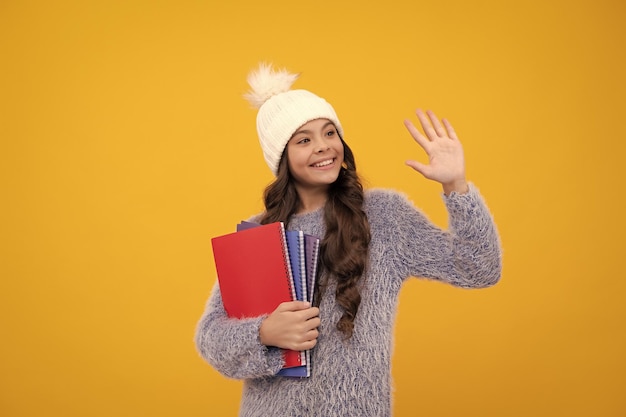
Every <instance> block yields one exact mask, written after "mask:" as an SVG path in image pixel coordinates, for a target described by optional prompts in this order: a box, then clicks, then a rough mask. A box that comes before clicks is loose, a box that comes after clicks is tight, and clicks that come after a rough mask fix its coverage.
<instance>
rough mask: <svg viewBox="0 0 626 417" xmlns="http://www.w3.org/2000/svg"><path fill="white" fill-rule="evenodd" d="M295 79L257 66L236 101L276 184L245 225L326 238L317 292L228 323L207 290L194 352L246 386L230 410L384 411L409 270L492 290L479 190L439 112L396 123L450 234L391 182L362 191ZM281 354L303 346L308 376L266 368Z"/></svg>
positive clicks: (492, 248)
mask: <svg viewBox="0 0 626 417" xmlns="http://www.w3.org/2000/svg"><path fill="white" fill-rule="evenodd" d="M296 78H297V75H293V74H289V73H288V72H286V71H284V70H278V71H276V70H274V69H272V67H271V66H269V65H263V64H262V65H261V66H260V67H259V68H258V69H257V70H256V71H253V72H252V73H251V74H250V75H249V77H248V82H249V84H250V86H251V91H250V92H249V93H248V94H247V95H246V98H247V99H248V100H249V101H250V102H251V103H252V104H253V105H254V106H255V107H257V108H258V109H259V111H258V114H257V131H258V135H259V140H260V143H261V148H262V149H263V153H264V156H265V160H266V162H267V164H268V165H269V167H270V169H271V170H272V171H273V173H274V174H275V176H276V179H275V180H274V182H273V183H272V184H270V185H269V186H268V187H267V188H266V190H265V194H264V201H265V211H264V212H263V213H262V214H260V215H258V216H254V217H253V218H252V219H251V220H253V221H257V222H259V223H263V224H267V223H272V222H276V221H282V222H284V223H285V225H286V226H287V228H288V229H293V230H303V231H304V232H305V233H308V234H311V235H315V236H319V237H321V238H322V241H321V251H320V266H319V268H320V274H319V276H318V283H317V288H316V293H315V297H314V299H315V300H317V302H316V303H315V304H317V305H316V306H311V305H309V304H308V303H305V302H296V301H294V302H286V303H283V304H281V305H280V306H278V308H277V309H276V310H275V311H274V312H273V313H272V314H270V315H267V316H263V317H253V318H246V319H230V318H228V317H227V315H226V313H225V311H224V307H223V305H222V300H221V297H220V291H219V286H218V285H217V284H216V285H215V287H214V289H213V292H212V294H211V297H210V299H209V301H208V304H207V307H206V311H205V313H204V315H203V316H202V318H201V320H200V322H199V324H198V327H197V333H196V344H197V347H198V350H199V352H200V354H201V355H202V357H203V358H204V359H205V360H206V361H207V362H209V363H210V364H211V365H212V366H213V367H214V368H215V369H217V370H218V371H219V372H220V373H222V374H223V375H225V376H227V377H230V378H237V379H243V380H244V388H243V394H242V401H241V408H240V416H242V417H244V416H245V417H252V416H259V417H261V416H262V417H268V416H280V417H282V416H324V417H332V416H368V417H372V416H389V415H391V356H392V338H393V325H394V318H395V313H396V307H397V301H398V294H399V291H400V289H401V287H402V284H403V283H404V281H405V280H406V279H408V278H409V277H425V278H430V279H436V280H440V281H443V282H446V283H449V284H452V285H454V286H458V287H463V288H481V287H487V286H491V285H493V284H495V283H496V282H497V281H498V280H499V278H500V273H501V250H500V243H499V237H498V234H497V231H496V227H495V225H494V223H493V220H492V217H491V215H490V213H489V211H488V209H487V208H486V206H485V204H484V202H483V200H482V198H481V196H480V194H479V192H478V190H477V189H476V188H475V187H474V186H473V185H472V184H471V183H468V182H467V181H466V178H465V167H464V157H463V150H462V146H461V143H460V142H459V140H458V138H457V136H456V133H455V132H454V129H453V128H452V126H451V124H450V123H449V122H447V121H446V120H443V121H442V122H439V120H438V119H437V117H436V116H435V115H434V114H433V113H432V112H430V111H429V112H426V113H424V112H422V111H420V110H418V111H417V117H418V119H419V121H420V123H421V126H422V128H423V131H424V133H425V135H423V134H421V133H420V131H419V130H418V129H417V128H416V127H415V126H414V125H413V124H412V123H411V122H410V121H405V122H404V123H405V126H406V128H407V129H408V131H409V133H410V134H411V136H412V137H413V138H414V139H415V141H416V142H417V143H418V144H419V145H420V146H421V147H422V148H423V149H424V150H425V151H426V153H427V155H428V158H429V163H428V164H421V163H418V162H416V161H407V162H406V164H407V165H409V166H410V167H412V168H413V169H415V170H416V171H418V172H419V173H420V174H422V175H423V176H424V177H426V178H428V179H430V180H433V181H437V182H439V183H441V185H442V187H443V194H444V196H443V199H444V202H445V204H446V207H447V210H448V213H449V230H447V231H444V230H441V229H439V228H438V227H436V226H435V225H433V224H432V223H431V222H430V221H429V220H428V219H427V218H426V217H425V216H424V215H423V214H422V213H421V212H420V211H419V210H417V209H416V208H415V207H414V206H413V204H412V203H410V202H409V201H408V200H407V198H406V197H405V196H404V195H402V194H400V193H397V192H395V191H391V190H368V191H364V190H363V187H362V185H361V182H360V180H359V177H358V175H357V172H356V164H355V160H354V155H353V154H352V151H351V150H350V147H349V146H348V144H347V143H346V142H345V141H344V133H343V129H342V126H341V123H340V122H339V119H338V118H337V115H336V114H335V111H334V109H333V107H332V106H331V105H330V104H329V103H327V102H326V101H325V100H324V99H322V98H320V97H318V96H316V95H315V94H313V93H311V92H309V91H306V90H290V88H291V85H292V84H293V82H294V81H295V80H296ZM278 348H285V349H293V350H306V349H312V361H311V362H312V363H313V367H312V374H311V377H310V378H302V379H296V378H285V377H280V376H276V375H275V374H276V373H277V372H278V371H279V370H280V369H281V367H282V366H283V362H282V356H281V352H280V350H279V349H278Z"/></svg>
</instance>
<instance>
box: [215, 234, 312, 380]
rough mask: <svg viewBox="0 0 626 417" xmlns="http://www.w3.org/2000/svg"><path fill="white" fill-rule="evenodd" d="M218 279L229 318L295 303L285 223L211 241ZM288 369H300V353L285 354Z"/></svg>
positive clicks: (251, 314)
mask: <svg viewBox="0 0 626 417" xmlns="http://www.w3.org/2000/svg"><path fill="white" fill-rule="evenodd" d="M211 243H212V245H213V257H214V259H215V269H216V270H217V279H218V282H219V285H220V292H221V294H222V302H223V303H224V309H225V310H226V313H227V314H228V316H229V317H233V318H245V317H258V316H261V315H263V314H269V313H272V312H273V311H274V310H275V309H276V307H278V305H279V304H280V303H282V302H285V301H292V300H294V299H295V298H294V296H293V294H294V293H293V286H292V284H291V283H292V277H291V269H290V266H289V252H288V251H287V245H286V240H285V227H284V225H283V223H280V222H277V223H271V224H266V225H263V226H259V227H254V228H251V229H248V230H242V231H240V232H235V233H230V234H227V235H223V236H218V237H214V238H213V239H211ZM283 356H284V359H285V367H286V368H287V367H293V366H301V365H303V363H302V361H301V355H300V352H296V351H291V350H284V355H283Z"/></svg>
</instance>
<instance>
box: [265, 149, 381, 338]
mask: <svg viewBox="0 0 626 417" xmlns="http://www.w3.org/2000/svg"><path fill="white" fill-rule="evenodd" d="M341 143H342V144H343V148H344V162H343V167H342V168H341V171H340V173H339V176H338V177H337V180H336V181H335V182H334V183H332V184H331V185H330V187H329V189H328V200H327V201H326V205H325V206H324V223H325V225H326V235H325V236H324V237H323V238H322V241H321V243H320V275H318V276H320V277H322V279H321V280H320V281H319V282H318V285H317V286H316V296H315V299H316V300H320V299H321V295H322V294H323V293H324V290H325V287H326V285H327V281H328V278H329V277H333V278H335V279H336V281H337V289H336V291H335V300H336V302H337V304H339V306H341V308H342V309H343V315H342V317H341V318H340V319H339V321H338V322H337V329H338V330H340V331H341V332H342V333H343V334H344V335H345V336H346V337H347V338H350V337H351V336H352V333H353V331H354V320H355V318H356V314H357V312H358V310H359V305H360V303H361V293H360V290H359V285H358V284H359V281H360V280H361V277H362V276H363V274H364V272H365V269H366V268H367V255H368V247H369V243H370V238H371V236H370V227H369V223H368V220H367V216H366V215H365V212H364V211H363V199H364V193H363V186H362V184H361V181H360V179H359V177H358V175H357V172H356V163H355V161H354V154H353V153H352V150H351V149H350V147H349V146H348V145H347V144H346V143H345V142H344V140H343V139H341ZM287 158H288V157H287V152H286V151H285V152H283V155H282V157H281V160H280V164H279V166H278V171H277V174H276V179H275V180H274V182H272V183H271V184H270V185H268V186H267V188H266V189H265V192H264V195H263V198H264V202H265V213H264V214H263V216H262V218H261V223H262V224H267V223H273V222H277V221H282V222H285V224H287V223H288V221H289V218H290V217H291V216H292V215H293V214H295V213H296V210H297V208H298V204H299V201H300V200H299V197H298V193H297V191H296V187H295V185H294V181H293V177H292V176H291V173H290V172H289V163H288V159H287ZM318 302H319V301H318Z"/></svg>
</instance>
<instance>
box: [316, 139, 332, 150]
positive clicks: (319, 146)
mask: <svg viewBox="0 0 626 417" xmlns="http://www.w3.org/2000/svg"><path fill="white" fill-rule="evenodd" d="M329 149H330V146H329V145H328V143H326V141H325V140H324V139H321V138H320V139H318V140H317V143H316V144H315V152H316V153H322V152H324V151H327V150H329Z"/></svg>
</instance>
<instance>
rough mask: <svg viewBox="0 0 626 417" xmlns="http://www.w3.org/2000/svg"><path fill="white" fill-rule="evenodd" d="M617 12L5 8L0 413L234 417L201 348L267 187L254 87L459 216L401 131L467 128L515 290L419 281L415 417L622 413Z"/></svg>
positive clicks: (100, 4) (411, 372) (104, 4)
mask: <svg viewBox="0 0 626 417" xmlns="http://www.w3.org/2000/svg"><path fill="white" fill-rule="evenodd" d="M625 9H626V7H625V6H624V3H623V2H621V1H616V0H614V1H606V0H605V1H602V0H595V1H591V0H589V1H576V0H574V1H543V0H529V1H523V2H521V1H520V2H501V1H495V0H494V1H484V0H483V1H480V0H479V1H465V0H456V1H451V0H450V1H431V2H421V1H384V2H374V1H372V2H357V1H352V2H334V1H327V0H321V1H317V2H304V3H303V2H294V1H275V0H272V1H227V2H221V1H220V2H218V1H199V0H196V1H191V0H186V1H165V0H163V1H76V2H70V1H56V2H47V1H11V0H3V1H1V2H0V60H1V63H0V64H1V65H0V89H1V90H0V137H1V139H2V141H1V145H0V158H1V160H0V173H1V183H0V184H1V194H0V195H1V204H0V210H1V215H0V219H1V220H0V221H1V229H0V236H1V239H2V240H1V247H0V324H1V328H0V329H1V330H0V414H1V415H2V416H7V417H22V416H64V417H71V416H77V417H78V416H81V417H84V416H94V417H96V416H112V415H115V416H133V417H138V416H150V417H159V416H190V417H191V416H198V417H199V416H232V415H235V414H236V410H237V409H238V400H239V396H240V387H241V386H240V383H239V382H237V381H230V380H227V379H225V378H223V377H221V376H220V375H219V374H217V373H216V372H215V371H214V370H213V369H212V368H211V367H210V366H208V365H207V364H205V363H204V362H203V361H202V360H201V359H200V358H199V356H198V354H197V353H196V351H195V347H194V344H193V334H194V329H195V324H196V322H197V320H198V319H199V317H200V315H201V313H202V311H203V308H204V303H205V300H206V298H207V297H208V294H209V291H210V288H211V286H212V284H213V283H214V282H215V270H214V266H213V261H212V254H211V250H210V238H211V237H213V236H215V235H218V234H222V233H226V232H229V231H231V230H232V229H233V227H234V225H235V224H236V223H237V222H238V221H239V220H241V219H242V218H246V217H248V216H249V215H251V214H253V213H255V212H257V211H259V210H260V209H261V207H262V206H261V192H262V189H263V187H264V186H265V185H267V184H268V183H269V181H270V180H271V174H270V172H269V170H268V169H267V167H266V166H265V164H264V162H263V160H262V157H261V152H260V149H259V146H258V144H257V142H256V133H255V125H254V123H255V122H254V118H255V112H254V111H253V110H251V109H250V108H249V107H248V105H247V103H245V102H244V101H243V99H242V98H241V95H242V93H244V92H245V91H246V89H247V85H246V82H245V76H246V74H247V73H248V71H249V70H250V69H251V68H253V67H254V66H255V65H256V64H257V62H259V61H261V60H269V61H273V62H275V63H277V64H278V65H279V66H284V67H287V68H288V69H290V70H292V71H298V72H299V71H301V72H302V73H303V75H302V77H301V78H300V80H299V81H298V82H297V84H296V85H295V86H296V87H298V88H307V89H310V90H312V91H314V92H316V93H318V94H319V95H321V96H323V97H325V98H327V99H328V100H329V101H330V102H331V103H333V105H334V106H335V108H336V110H337V112H338V113H339V115H340V118H341V120H342V123H343V126H344V129H345V132H346V140H347V141H348V142H349V143H350V144H351V146H352V148H353V149H354V151H355V153H356V155H357V162H358V165H359V169H360V170H361V173H362V174H363V176H364V179H365V182H366V184H367V186H368V187H394V188H397V189H400V190H403V191H405V192H407V193H408V194H409V195H410V197H411V198H412V199H413V200H414V201H415V202H416V204H417V205H419V206H420V207H421V208H423V210H424V211H425V212H426V213H427V214H428V215H429V216H430V217H431V219H432V220H433V221H435V222H436V223H438V224H440V225H441V226H445V224H446V221H447V220H446V215H445V211H444V209H443V205H442V203H441V199H440V197H439V186H438V185H437V184H432V183H429V182H428V181H426V180H424V179H423V178H421V177H420V176H419V175H418V174H417V173H415V172H413V171H411V170H410V169H409V168H408V167H406V166H404V165H403V162H404V160H405V159H408V158H423V154H422V152H421V150H420V149H419V148H418V147H417V145H416V144H415V143H413V142H412V139H411V138H410V137H409V135H408V134H407V132H406V131H405V129H404V126H403V124H402V120H403V119H404V118H412V119H413V120H415V117H414V115H413V110H414V109H415V108H416V107H423V108H431V109H433V110H435V111H436V112H437V113H438V115H439V116H441V117H447V118H449V119H450V120H451V121H452V122H453V124H454V126H455V127H456V130H457V132H458V133H459V135H460V137H461V140H462V141H463V143H464V145H465V149H466V157H467V165H468V176H469V178H470V179H471V180H472V181H474V182H475V183H476V184H477V185H478V187H479V188H480V189H481V191H482V193H483V194H484V196H485V197H486V199H487V202H488V205H489V206H490V208H491V209H492V211H493V213H494V215H495V218H496V221H497V223H498V226H499V228H500V232H501V236H502V241H503V246H504V251H505V257H504V274H503V277H502V281H501V283H500V284H499V285H498V286H496V287H494V288H491V289H487V290H481V291H464V290H459V289H455V288H452V287H448V286H445V285H443V284H436V283H431V282H426V281H423V280H412V281H411V282H410V283H409V284H408V285H407V286H406V287H405V289H404V291H403V293H402V296H401V300H400V310H399V313H398V322H397V331H396V343H395V356H394V361H393V373H394V376H395V387H396V391H395V397H394V398H395V403H394V410H395V415H396V416H429V417H437V416H446V417H447V416H461V415H462V416H481V417H482V416H557V415H567V416H592V415H593V416H624V415H626V396H625V395H624V394H625V391H626V360H625V359H624V355H625V353H626V336H625V331H624V330H625V329H624V319H625V318H626V317H625V316H626V314H625V313H626V307H625V306H624V304H625V303H624V299H625V297H624V291H625V290H626V284H625V281H626V276H625V273H624V271H623V259H624V254H623V250H624V244H623V241H624V234H625V232H626V230H625V222H624V220H623V216H624V212H625V209H626V207H625V206H624V197H623V192H624V186H623V184H624V175H623V173H622V169H623V165H624V150H625V146H624V140H625V139H626V138H625V135H624V118H625V114H626V106H625V105H624V95H625V94H624V93H625V92H626V89H625V86H624V74H625V73H626V65H625V58H624V56H625V55H624V50H625V46H626V45H625V40H626V36H625V35H626V33H625V30H624V22H625V21H626V20H625V18H626V14H625Z"/></svg>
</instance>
